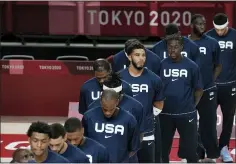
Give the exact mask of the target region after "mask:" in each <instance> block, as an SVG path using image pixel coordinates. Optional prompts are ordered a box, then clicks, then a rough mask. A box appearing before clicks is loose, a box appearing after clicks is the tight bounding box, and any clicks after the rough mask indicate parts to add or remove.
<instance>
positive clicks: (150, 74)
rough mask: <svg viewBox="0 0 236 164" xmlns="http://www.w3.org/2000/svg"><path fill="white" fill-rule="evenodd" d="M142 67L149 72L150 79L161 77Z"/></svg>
mask: <svg viewBox="0 0 236 164" xmlns="http://www.w3.org/2000/svg"><path fill="white" fill-rule="evenodd" d="M144 69H145V71H146V72H147V73H148V74H149V76H150V78H151V80H161V78H160V77H159V76H158V75H156V74H155V73H154V72H152V71H151V70H150V69H148V68H144Z"/></svg>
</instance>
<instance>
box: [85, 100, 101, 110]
mask: <svg viewBox="0 0 236 164" xmlns="http://www.w3.org/2000/svg"><path fill="white" fill-rule="evenodd" d="M100 100H101V99H100V98H98V99H97V100H94V101H93V102H91V103H90V104H89V105H88V109H92V108H95V107H99V106H100V104H99V102H100Z"/></svg>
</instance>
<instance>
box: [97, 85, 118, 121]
mask: <svg viewBox="0 0 236 164" xmlns="http://www.w3.org/2000/svg"><path fill="white" fill-rule="evenodd" d="M119 97H120V96H119V93H117V92H116V91H115V90H113V89H107V90H104V91H103V92H102V96H101V107H102V112H103V114H104V116H105V117H106V118H111V117H113V116H115V115H116V114H117V111H118V109H117V105H118V104H119Z"/></svg>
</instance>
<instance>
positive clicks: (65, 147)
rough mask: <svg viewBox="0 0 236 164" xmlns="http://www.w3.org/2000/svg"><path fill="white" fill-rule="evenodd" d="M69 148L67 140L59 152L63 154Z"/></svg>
mask: <svg viewBox="0 0 236 164" xmlns="http://www.w3.org/2000/svg"><path fill="white" fill-rule="evenodd" d="M67 148H68V144H67V143H66V142H64V144H63V146H62V148H61V150H60V151H59V154H63V153H65V151H66V149H67Z"/></svg>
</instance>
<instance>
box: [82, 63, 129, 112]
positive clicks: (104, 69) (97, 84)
mask: <svg viewBox="0 0 236 164" xmlns="http://www.w3.org/2000/svg"><path fill="white" fill-rule="evenodd" d="M93 70H94V75H95V77H94V78H92V79H90V80H88V81H86V82H85V83H84V84H83V85H82V86H81V89H80V99H79V113H80V114H84V113H85V112H86V111H87V110H88V106H89V104H90V103H92V102H93V101H94V100H96V99H98V98H99V97H100V94H101V91H102V85H103V82H104V81H105V80H106V79H107V78H108V77H109V75H110V74H111V73H112V69H111V66H110V63H109V62H108V61H107V60H105V59H97V60H95V61H94V64H93ZM122 85H123V91H124V93H126V94H127V95H130V96H133V95H132V90H131V88H130V86H129V84H127V83H126V82H125V81H122Z"/></svg>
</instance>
